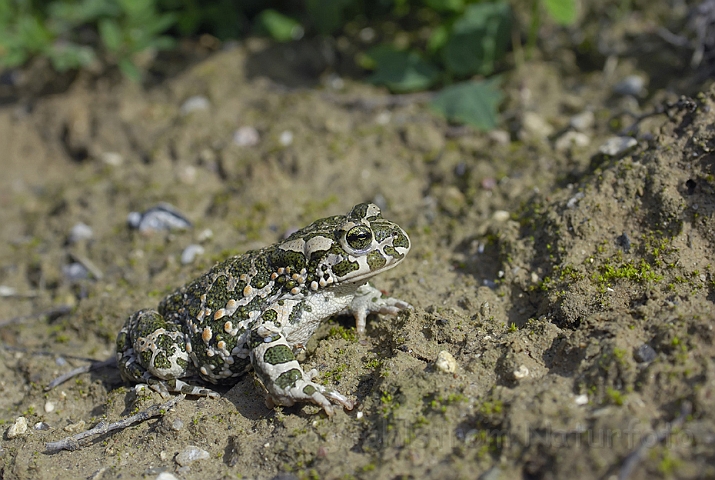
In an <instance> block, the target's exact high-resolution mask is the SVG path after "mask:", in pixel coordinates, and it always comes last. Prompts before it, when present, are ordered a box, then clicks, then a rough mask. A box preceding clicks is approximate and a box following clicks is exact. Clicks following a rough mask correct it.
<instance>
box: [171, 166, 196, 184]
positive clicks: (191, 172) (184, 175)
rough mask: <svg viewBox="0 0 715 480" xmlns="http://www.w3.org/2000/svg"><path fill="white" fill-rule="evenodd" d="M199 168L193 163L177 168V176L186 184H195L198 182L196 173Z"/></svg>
mask: <svg viewBox="0 0 715 480" xmlns="http://www.w3.org/2000/svg"><path fill="white" fill-rule="evenodd" d="M197 173H198V170H196V167H194V166H193V165H184V166H181V167H179V168H178V169H177V171H176V178H177V179H178V180H179V181H180V182H181V183H183V184H184V185H193V184H194V183H196V174H197Z"/></svg>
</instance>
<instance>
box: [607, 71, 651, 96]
mask: <svg viewBox="0 0 715 480" xmlns="http://www.w3.org/2000/svg"><path fill="white" fill-rule="evenodd" d="M613 91H614V92H615V93H617V94H618V95H623V96H632V97H640V96H641V95H643V93H644V92H645V78H643V77H641V76H638V75H629V76H627V77H626V78H624V79H623V80H621V81H620V82H618V83H617V84H616V85H615V86H614V87H613Z"/></svg>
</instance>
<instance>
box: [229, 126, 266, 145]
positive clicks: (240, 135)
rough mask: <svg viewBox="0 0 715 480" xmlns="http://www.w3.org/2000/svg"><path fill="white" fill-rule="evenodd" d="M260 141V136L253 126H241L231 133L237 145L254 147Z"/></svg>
mask: <svg viewBox="0 0 715 480" xmlns="http://www.w3.org/2000/svg"><path fill="white" fill-rule="evenodd" d="M260 141H261V136H260V135H259V134H258V130H256V129H255V128H253V127H241V128H239V129H238V130H236V132H235V133H234V134H233V143H235V144H236V145H238V146H239V147H255V146H256V145H258V142H260Z"/></svg>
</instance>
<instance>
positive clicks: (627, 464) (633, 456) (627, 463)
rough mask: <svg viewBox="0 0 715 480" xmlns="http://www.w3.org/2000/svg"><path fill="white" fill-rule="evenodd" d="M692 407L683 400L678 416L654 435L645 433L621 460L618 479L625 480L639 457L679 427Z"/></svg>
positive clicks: (639, 459)
mask: <svg viewBox="0 0 715 480" xmlns="http://www.w3.org/2000/svg"><path fill="white" fill-rule="evenodd" d="M692 409H693V406H692V405H691V404H690V402H687V401H686V402H683V404H682V405H681V406H680V415H678V418H676V419H675V420H673V423H671V424H670V425H668V426H667V427H666V428H664V429H662V430H660V431H659V432H656V434H655V437H653V436H652V435H646V436H645V437H644V438H643V439H642V440H641V443H640V445H638V447H636V449H635V450H633V451H632V452H631V453H629V454H628V456H627V457H626V459H625V460H624V461H623V465H621V470H620V471H619V472H618V480H626V479H627V478H628V477H629V476H630V475H631V473H632V472H633V469H634V468H636V466H637V465H638V463H639V462H640V461H641V459H642V458H643V457H644V456H645V455H646V454H647V453H648V450H650V449H651V448H653V447H654V446H655V445H656V444H657V443H660V442H662V441H663V440H665V439H666V438H667V437H668V435H670V433H671V432H672V431H673V430H674V429H676V428H680V427H681V426H682V425H683V423H684V422H685V419H686V417H687V416H688V415H690V412H691V411H692Z"/></svg>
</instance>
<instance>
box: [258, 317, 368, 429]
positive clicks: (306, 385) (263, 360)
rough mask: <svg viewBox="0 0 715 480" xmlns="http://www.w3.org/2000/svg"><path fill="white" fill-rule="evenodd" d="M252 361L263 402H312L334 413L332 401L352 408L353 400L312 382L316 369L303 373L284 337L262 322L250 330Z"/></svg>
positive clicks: (330, 413) (329, 412)
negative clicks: (264, 400)
mask: <svg viewBox="0 0 715 480" xmlns="http://www.w3.org/2000/svg"><path fill="white" fill-rule="evenodd" d="M251 347H252V348H251V363H252V364H253V369H254V370H255V371H256V376H257V378H258V380H259V381H260V382H261V383H262V384H263V387H264V388H265V389H266V392H267V393H268V396H267V398H266V405H267V406H268V407H269V408H272V407H273V406H274V405H283V406H286V407H289V406H291V405H294V404H295V403H296V402H311V403H314V404H316V405H319V406H320V407H322V408H323V410H325V413H327V414H328V416H330V415H333V413H334V410H333V404H337V405H342V406H343V407H345V408H346V409H348V410H352V408H353V406H354V403H353V402H352V401H351V400H350V399H348V398H347V397H345V396H344V395H342V394H340V393H338V392H336V391H335V390H332V389H330V388H327V387H324V386H322V385H320V384H318V383H315V382H313V378H315V376H317V375H318V372H317V370H315V369H314V370H311V371H309V372H308V373H305V372H303V369H302V368H301V366H300V364H299V363H298V361H297V360H296V359H295V356H294V355H293V350H292V348H291V347H290V346H289V345H288V342H287V341H286V339H285V337H283V336H282V335H281V334H280V333H278V332H277V331H275V329H272V328H268V325H267V324H264V325H261V326H260V327H258V328H257V329H255V330H254V331H252V332H251Z"/></svg>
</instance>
